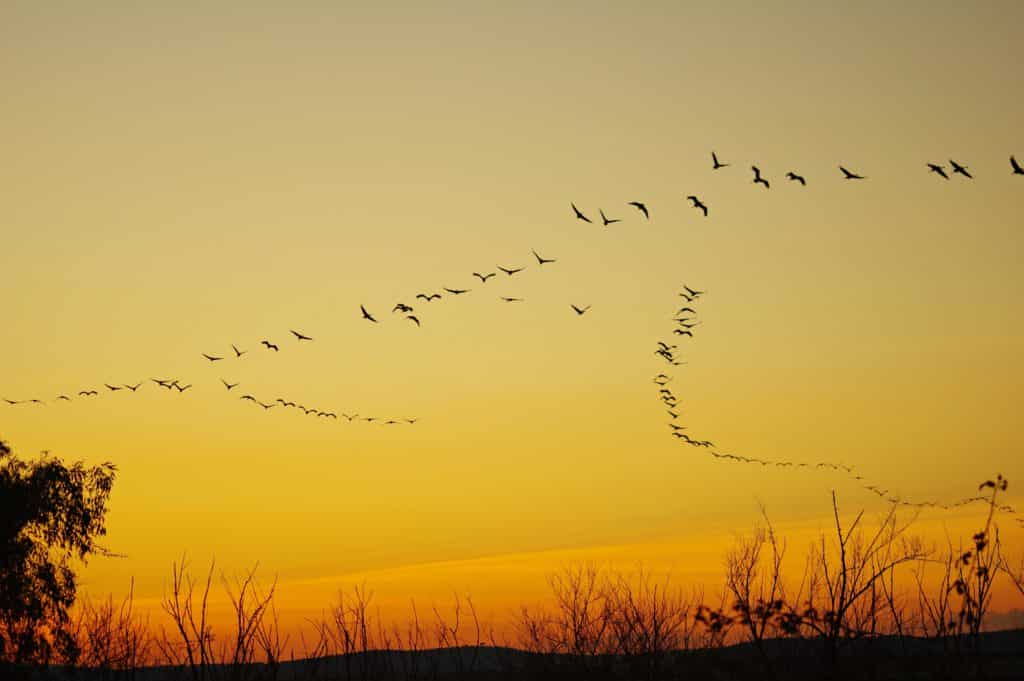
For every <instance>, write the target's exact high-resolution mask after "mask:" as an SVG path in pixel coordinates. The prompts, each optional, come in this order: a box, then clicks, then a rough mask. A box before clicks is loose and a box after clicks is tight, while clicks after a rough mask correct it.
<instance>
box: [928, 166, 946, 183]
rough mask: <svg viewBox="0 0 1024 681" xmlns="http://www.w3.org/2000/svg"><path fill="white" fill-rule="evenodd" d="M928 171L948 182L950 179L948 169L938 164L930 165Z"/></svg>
mask: <svg viewBox="0 0 1024 681" xmlns="http://www.w3.org/2000/svg"><path fill="white" fill-rule="evenodd" d="M928 170H930V171H931V172H933V173H935V174H936V175H938V176H939V177H941V178H942V179H944V180H948V179H949V175H947V174H946V169H945V168H943V167H942V166H940V165H938V164H937V163H929V164H928Z"/></svg>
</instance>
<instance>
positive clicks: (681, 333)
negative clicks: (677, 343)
mask: <svg viewBox="0 0 1024 681" xmlns="http://www.w3.org/2000/svg"><path fill="white" fill-rule="evenodd" d="M672 333H674V334H675V335H677V336H689V337H690V338H693V332H692V331H690V330H689V329H672Z"/></svg>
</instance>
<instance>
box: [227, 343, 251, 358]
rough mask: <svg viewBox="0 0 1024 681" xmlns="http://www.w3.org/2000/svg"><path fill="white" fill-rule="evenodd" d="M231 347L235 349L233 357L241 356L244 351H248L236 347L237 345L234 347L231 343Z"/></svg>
mask: <svg viewBox="0 0 1024 681" xmlns="http://www.w3.org/2000/svg"><path fill="white" fill-rule="evenodd" d="M231 349H232V350H234V351H235V357H241V356H242V355H244V354H245V353H247V352H249V351H248V350H239V349H238V348H237V347H235V346H234V345H232V346H231Z"/></svg>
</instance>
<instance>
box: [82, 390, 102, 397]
mask: <svg viewBox="0 0 1024 681" xmlns="http://www.w3.org/2000/svg"><path fill="white" fill-rule="evenodd" d="M78 394H79V395H81V396H82V397H96V396H97V395H99V393H98V392H96V391H95V390H79V391H78Z"/></svg>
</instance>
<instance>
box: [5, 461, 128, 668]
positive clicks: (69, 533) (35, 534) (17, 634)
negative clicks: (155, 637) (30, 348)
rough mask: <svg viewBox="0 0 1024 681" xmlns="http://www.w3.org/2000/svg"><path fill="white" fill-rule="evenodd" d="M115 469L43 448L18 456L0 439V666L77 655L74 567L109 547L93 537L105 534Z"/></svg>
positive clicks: (96, 537)
mask: <svg viewBox="0 0 1024 681" xmlns="http://www.w3.org/2000/svg"><path fill="white" fill-rule="evenodd" d="M115 470H116V469H115V467H114V465H113V464H111V463H104V464H102V465H100V466H95V467H86V466H85V465H84V464H83V463H82V462H80V461H78V462H75V463H72V464H70V465H69V464H66V463H64V462H63V461H61V460H60V459H57V458H54V457H51V456H48V455H46V454H45V453H44V454H43V456H41V457H39V458H38V459H36V460H32V461H25V460H22V459H19V458H18V457H17V456H15V455H14V454H13V453H12V451H11V449H10V447H8V446H7V444H5V443H4V442H3V441H0V665H3V664H4V663H14V664H27V663H44V664H45V663H48V662H50V661H52V660H53V659H54V658H55V657H57V656H59V658H61V659H64V660H69V661H73V660H75V658H76V657H77V648H76V645H75V642H74V638H73V637H72V635H71V632H70V631H69V624H70V619H69V615H68V609H69V608H70V607H71V605H72V604H73V603H74V601H75V591H76V586H77V583H76V579H75V572H74V570H73V568H74V566H75V564H76V562H78V561H80V562H82V563H84V562H85V561H86V560H87V559H88V557H89V556H90V555H91V554H94V553H99V554H104V555H106V554H108V552H107V551H106V550H105V549H104V548H103V547H102V546H100V545H99V544H97V539H98V538H99V537H102V536H103V535H105V534H106V528H105V525H104V519H105V516H106V513H107V500H108V499H109V497H110V490H111V488H112V486H113V483H114V474H115Z"/></svg>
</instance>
